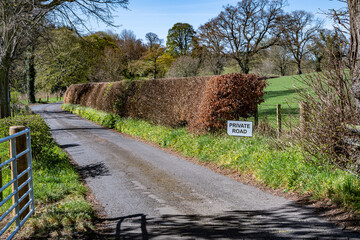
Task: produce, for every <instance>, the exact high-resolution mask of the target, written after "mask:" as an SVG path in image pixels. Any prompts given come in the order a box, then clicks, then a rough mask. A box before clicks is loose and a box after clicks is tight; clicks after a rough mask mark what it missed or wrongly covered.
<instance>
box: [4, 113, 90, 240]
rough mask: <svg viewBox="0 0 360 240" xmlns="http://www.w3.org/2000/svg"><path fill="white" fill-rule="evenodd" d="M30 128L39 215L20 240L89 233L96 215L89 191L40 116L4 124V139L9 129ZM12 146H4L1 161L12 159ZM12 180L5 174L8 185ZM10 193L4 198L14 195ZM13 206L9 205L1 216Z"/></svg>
mask: <svg viewBox="0 0 360 240" xmlns="http://www.w3.org/2000/svg"><path fill="white" fill-rule="evenodd" d="M13 125H25V126H27V127H29V128H30V131H31V137H32V150H33V157H34V158H33V173H34V197H35V204H36V206H35V207H36V213H35V215H34V216H33V217H32V218H30V220H29V222H28V223H27V224H26V225H25V226H24V230H23V231H21V232H20V235H19V237H20V238H21V237H26V238H28V237H33V238H49V237H50V236H51V235H52V234H54V233H60V234H62V235H66V234H69V236H70V237H71V236H72V235H71V234H72V233H73V232H81V231H85V230H86V229H87V228H91V227H92V220H93V219H94V211H93V209H92V207H91V205H90V204H89V203H87V202H86V201H85V198H84V195H85V193H86V192H87V189H86V188H85V187H84V186H83V185H82V183H81V180H80V178H79V175H78V173H77V171H76V170H75V169H74V167H73V166H72V164H71V163H70V160H69V157H68V156H67V154H66V153H65V152H63V151H62V149H61V148H60V147H58V146H57V145H56V144H55V142H54V141H53V140H52V138H51V135H50V132H49V127H48V126H47V124H46V123H45V121H44V120H43V119H42V118H41V117H40V116H38V115H30V116H18V117H16V118H13V119H10V118H5V119H1V120H0V138H3V137H5V136H7V135H8V131H9V127H10V126H13ZM8 151H9V143H8V142H7V143H6V144H1V145H0V158H1V159H8V157H9V156H8ZM9 180H10V169H6V171H3V181H4V183H6V182H8V181H9ZM10 191H11V189H6V191H5V193H4V195H5V196H7V195H9V194H10ZM10 205H11V200H10V201H8V202H7V203H6V204H5V205H4V206H2V208H0V212H1V213H4V211H5V209H7V208H8V207H9V206H10Z"/></svg>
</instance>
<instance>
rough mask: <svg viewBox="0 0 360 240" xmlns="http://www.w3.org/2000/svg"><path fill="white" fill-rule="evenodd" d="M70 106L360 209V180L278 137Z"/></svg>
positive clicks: (273, 183)
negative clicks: (200, 131)
mask: <svg viewBox="0 0 360 240" xmlns="http://www.w3.org/2000/svg"><path fill="white" fill-rule="evenodd" d="M63 108H64V109H65V110H68V111H70V112H73V113H75V114H78V115H80V116H82V117H84V118H87V119H89V120H91V121H94V122H97V123H99V124H101V125H103V126H106V127H109V128H115V129H116V130H118V131H119V132H123V133H127V134H130V135H132V136H135V137H139V138H142V139H144V140H148V141H151V142H153V143H156V144H158V145H159V146H161V147H165V148H171V149H174V150H176V151H178V152H180V153H182V154H183V155H185V156H191V157H196V158H198V159H200V160H201V161H207V162H212V163H215V164H217V165H219V166H221V167H222V168H230V169H234V170H236V171H238V172H239V174H242V173H246V174H251V175H253V176H254V178H255V179H256V180H257V181H258V182H260V183H263V184H265V185H267V186H269V187H272V188H281V189H283V190H284V191H296V192H300V193H307V194H311V195H312V197H313V198H314V199H331V201H332V202H333V203H337V204H340V205H341V206H343V207H349V208H351V209H354V210H356V211H359V212H360V180H359V179H358V178H357V177H355V176H353V175H350V174H348V173H346V172H344V171H342V170H339V169H336V168H333V167H332V166H330V165H328V166H318V165H315V164H312V163H309V162H307V161H305V160H304V157H303V155H302V152H301V150H300V148H298V147H296V146H293V147H279V146H281V144H276V143H277V142H276V141H277V140H274V139H271V138H267V137H263V136H258V135H256V134H255V136H254V137H253V138H234V137H229V136H226V135H214V134H208V135H200V136H199V135H194V134H192V133H188V132H187V131H186V129H184V128H178V129H172V128H168V127H164V126H159V125H153V124H150V123H148V122H146V121H142V120H133V119H126V118H120V117H118V116H116V115H112V114H108V113H104V112H100V111H96V110H94V109H90V108H85V107H80V106H75V105H63Z"/></svg>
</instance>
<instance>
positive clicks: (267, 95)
mask: <svg viewBox="0 0 360 240" xmlns="http://www.w3.org/2000/svg"><path fill="white" fill-rule="evenodd" d="M299 90H301V89H299ZM294 93H296V90H295V89H287V90H279V91H268V92H265V95H264V99H265V100H267V99H270V98H274V97H283V96H287V95H291V94H294Z"/></svg>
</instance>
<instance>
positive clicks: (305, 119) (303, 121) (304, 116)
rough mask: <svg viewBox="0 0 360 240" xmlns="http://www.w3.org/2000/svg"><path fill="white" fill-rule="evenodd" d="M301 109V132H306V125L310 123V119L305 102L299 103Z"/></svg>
mask: <svg viewBox="0 0 360 240" xmlns="http://www.w3.org/2000/svg"><path fill="white" fill-rule="evenodd" d="M299 108H300V131H301V132H305V131H306V124H307V122H308V121H309V117H308V106H307V104H306V103H305V102H301V103H299Z"/></svg>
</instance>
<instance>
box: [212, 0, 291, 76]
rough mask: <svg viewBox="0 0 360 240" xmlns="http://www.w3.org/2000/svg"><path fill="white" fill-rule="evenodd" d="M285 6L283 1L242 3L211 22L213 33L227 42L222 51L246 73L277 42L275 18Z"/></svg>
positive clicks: (260, 0) (226, 8)
mask: <svg viewBox="0 0 360 240" xmlns="http://www.w3.org/2000/svg"><path fill="white" fill-rule="evenodd" d="M283 5H284V1H283V0H242V1H240V2H239V3H238V4H237V5H235V6H230V5H228V6H226V7H225V9H224V10H223V11H222V12H221V13H220V14H219V16H217V17H216V18H214V19H212V20H210V22H209V23H208V24H209V25H212V26H213V34H214V35H216V36H217V37H218V38H219V39H221V40H222V42H224V44H225V48H224V50H223V51H224V52H225V53H227V54H229V55H231V56H232V57H233V58H234V59H235V60H236V61H237V63H238V64H239V66H240V68H241V70H242V72H243V73H249V71H250V66H249V64H250V60H251V59H252V58H253V57H254V56H255V55H256V54H257V53H259V52H260V51H261V50H263V49H267V48H269V47H270V46H272V45H274V44H275V43H276V42H277V41H278V34H277V32H276V31H275V30H276V19H277V18H278V16H279V15H281V14H282V7H283ZM209 40H210V39H209ZM209 42H210V43H212V44H217V43H216V41H209ZM214 47H215V46H214Z"/></svg>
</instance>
